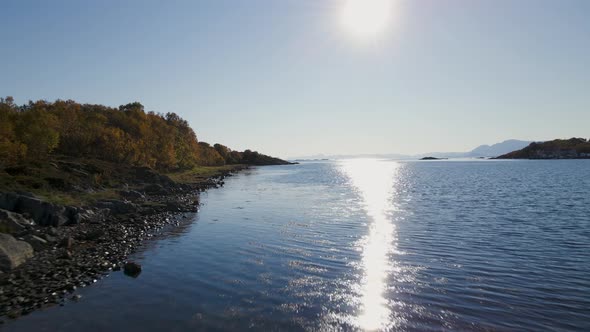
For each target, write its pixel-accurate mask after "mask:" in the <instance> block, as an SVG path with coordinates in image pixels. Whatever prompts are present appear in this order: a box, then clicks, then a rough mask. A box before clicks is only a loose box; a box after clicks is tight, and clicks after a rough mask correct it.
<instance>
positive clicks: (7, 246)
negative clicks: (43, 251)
mask: <svg viewBox="0 0 590 332" xmlns="http://www.w3.org/2000/svg"><path fill="white" fill-rule="evenodd" d="M31 257H33V247H31V245H30V244H28V243H26V242H24V241H18V240H16V239H15V238H14V237H12V236H11V235H8V234H3V233H0V270H2V271H4V272H7V271H10V270H12V269H14V268H15V267H17V266H19V265H21V264H22V263H24V262H25V261H26V260H27V259H29V258H31Z"/></svg>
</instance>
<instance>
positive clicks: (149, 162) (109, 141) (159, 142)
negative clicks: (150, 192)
mask: <svg viewBox="0 0 590 332" xmlns="http://www.w3.org/2000/svg"><path fill="white" fill-rule="evenodd" d="M55 155H62V156H69V157H75V158H90V159H97V160H104V161H109V162H113V163H118V164H125V165H132V166H148V167H151V168H153V169H157V170H160V171H172V170H186V169H192V168H194V167H196V166H223V165H226V164H249V165H275V164H289V162H287V161H284V160H281V159H278V158H273V157H270V156H266V155H263V154H260V153H258V152H255V151H250V150H246V151H243V152H239V151H233V150H231V149H229V148H228V147H226V146H224V145H221V144H215V145H214V146H210V145H209V144H208V143H205V142H199V141H198V140H197V135H196V134H195V132H194V131H193V129H192V128H191V127H190V126H189V125H188V122H187V121H186V120H183V119H182V118H181V117H180V116H178V115H177V114H175V113H166V114H161V113H155V112H146V111H145V110H144V107H143V105H142V104H140V103H138V102H135V103H130V104H127V105H121V106H119V107H118V108H113V107H107V106H103V105H89V104H79V103H76V102H75V101H72V100H67V101H63V100H57V101H55V102H47V101H44V100H39V101H36V102H29V103H28V104H26V105H22V106H19V105H16V104H14V102H13V99H12V98H11V97H7V98H0V167H7V166H12V165H16V164H22V163H27V162H44V161H47V160H48V159H49V158H50V157H52V156H55Z"/></svg>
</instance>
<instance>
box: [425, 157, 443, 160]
mask: <svg viewBox="0 0 590 332" xmlns="http://www.w3.org/2000/svg"><path fill="white" fill-rule="evenodd" d="M447 159H448V158H436V157H424V158H420V160H447Z"/></svg>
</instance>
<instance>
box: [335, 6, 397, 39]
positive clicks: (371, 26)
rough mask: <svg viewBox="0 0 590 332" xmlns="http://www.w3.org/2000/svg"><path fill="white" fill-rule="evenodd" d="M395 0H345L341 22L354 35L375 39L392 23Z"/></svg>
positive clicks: (341, 11)
mask: <svg viewBox="0 0 590 332" xmlns="http://www.w3.org/2000/svg"><path fill="white" fill-rule="evenodd" d="M393 1H394V0H344V3H343V6H342V8H341V10H340V23H341V24H342V26H343V27H344V29H345V30H346V31H347V32H348V33H349V34H351V35H352V36H354V37H356V38H359V39H361V40H367V39H375V38H377V37H378V36H380V35H381V34H383V33H384V32H385V31H386V30H387V28H388V27H389V26H390V24H391V20H392V14H393V13H392V11H393Z"/></svg>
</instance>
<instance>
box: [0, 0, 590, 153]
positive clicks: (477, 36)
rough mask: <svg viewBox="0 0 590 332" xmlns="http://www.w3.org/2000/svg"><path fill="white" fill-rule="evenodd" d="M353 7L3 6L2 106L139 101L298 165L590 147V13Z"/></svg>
mask: <svg viewBox="0 0 590 332" xmlns="http://www.w3.org/2000/svg"><path fill="white" fill-rule="evenodd" d="M349 1H353V0H210V1H205V0H202V1H188V0H187V1H172V0H170V1H149V0H141V1H139V0H138V1H112V0H103V1H80V0H71V1H62V0H53V1H29V0H2V1H1V5H0V7H1V10H0V12H1V13H2V15H1V18H0V37H1V38H0V40H1V44H0V45H1V46H0V95H3V96H13V97H14V98H15V101H16V102H17V103H19V104H23V103H26V102H28V101H29V100H38V99H45V100H50V101H53V100H55V99H73V100H76V101H78V102H81V103H92V104H104V105H109V106H119V105H122V104H126V103H128V102H133V101H139V102H141V103H142V104H143V105H144V106H145V108H146V110H150V111H156V112H162V113H166V112H176V113H178V114H179V115H180V116H182V117H183V118H185V119H186V120H188V121H189V123H190V124H191V126H192V127H193V128H194V129H195V131H196V133H197V136H198V138H199V140H202V141H207V142H209V143H218V142H219V143H223V144H225V145H227V146H229V147H230V148H233V149H236V150H243V149H247V148H250V149H253V150H258V151H260V152H262V153H267V154H271V155H275V156H279V157H290V158H293V157H298V156H308V155H314V154H321V153H323V154H364V153H366V154H375V153H402V154H416V153H427V152H433V151H467V150H471V149H473V148H474V147H475V146H477V145H480V144H492V143H496V142H501V141H503V140H506V139H512V138H513V139H523V140H548V139H554V138H569V137H589V136H590V133H589V131H588V129H587V128H588V123H590V93H589V92H590V90H589V89H590V19H589V18H590V1H588V0H559V1H557V0H518V1H515V0H364V1H369V2H371V1H376V2H379V3H380V4H382V3H383V2H384V1H386V2H390V3H388V4H387V17H386V18H383V17H382V15H381V14H379V13H373V12H371V11H365V10H364V9H363V8H362V6H361V5H359V6H361V7H359V8H354V6H353V9H354V10H353V11H352V13H348V14H347V15H352V16H353V18H350V17H349V18H344V17H345V16H344V15H345V14H343V13H344V11H346V10H347V9H345V8H348V7H350V6H349V3H348V2H349ZM365 3H367V2H365ZM347 6H348V7H347ZM348 10H349V11H350V8H348ZM359 11H360V12H362V15H365V14H366V15H365V16H367V15H368V17H363V16H362V15H361V14H358V13H359ZM380 12H383V11H380ZM359 15H361V16H359ZM375 15H380V16H379V17H376V16H375ZM374 16H375V17H374ZM355 19H356V21H355ZM359 20H360V21H359ZM379 20H385V23H386V24H383V25H382V26H379V27H377V28H376V29H375V30H378V31H376V32H375V31H372V32H371V31H369V32H367V31H366V30H367V29H369V30H370V29H371V28H372V27H374V24H378V23H379V22H380V21H379ZM375 22H377V23H375Z"/></svg>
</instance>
